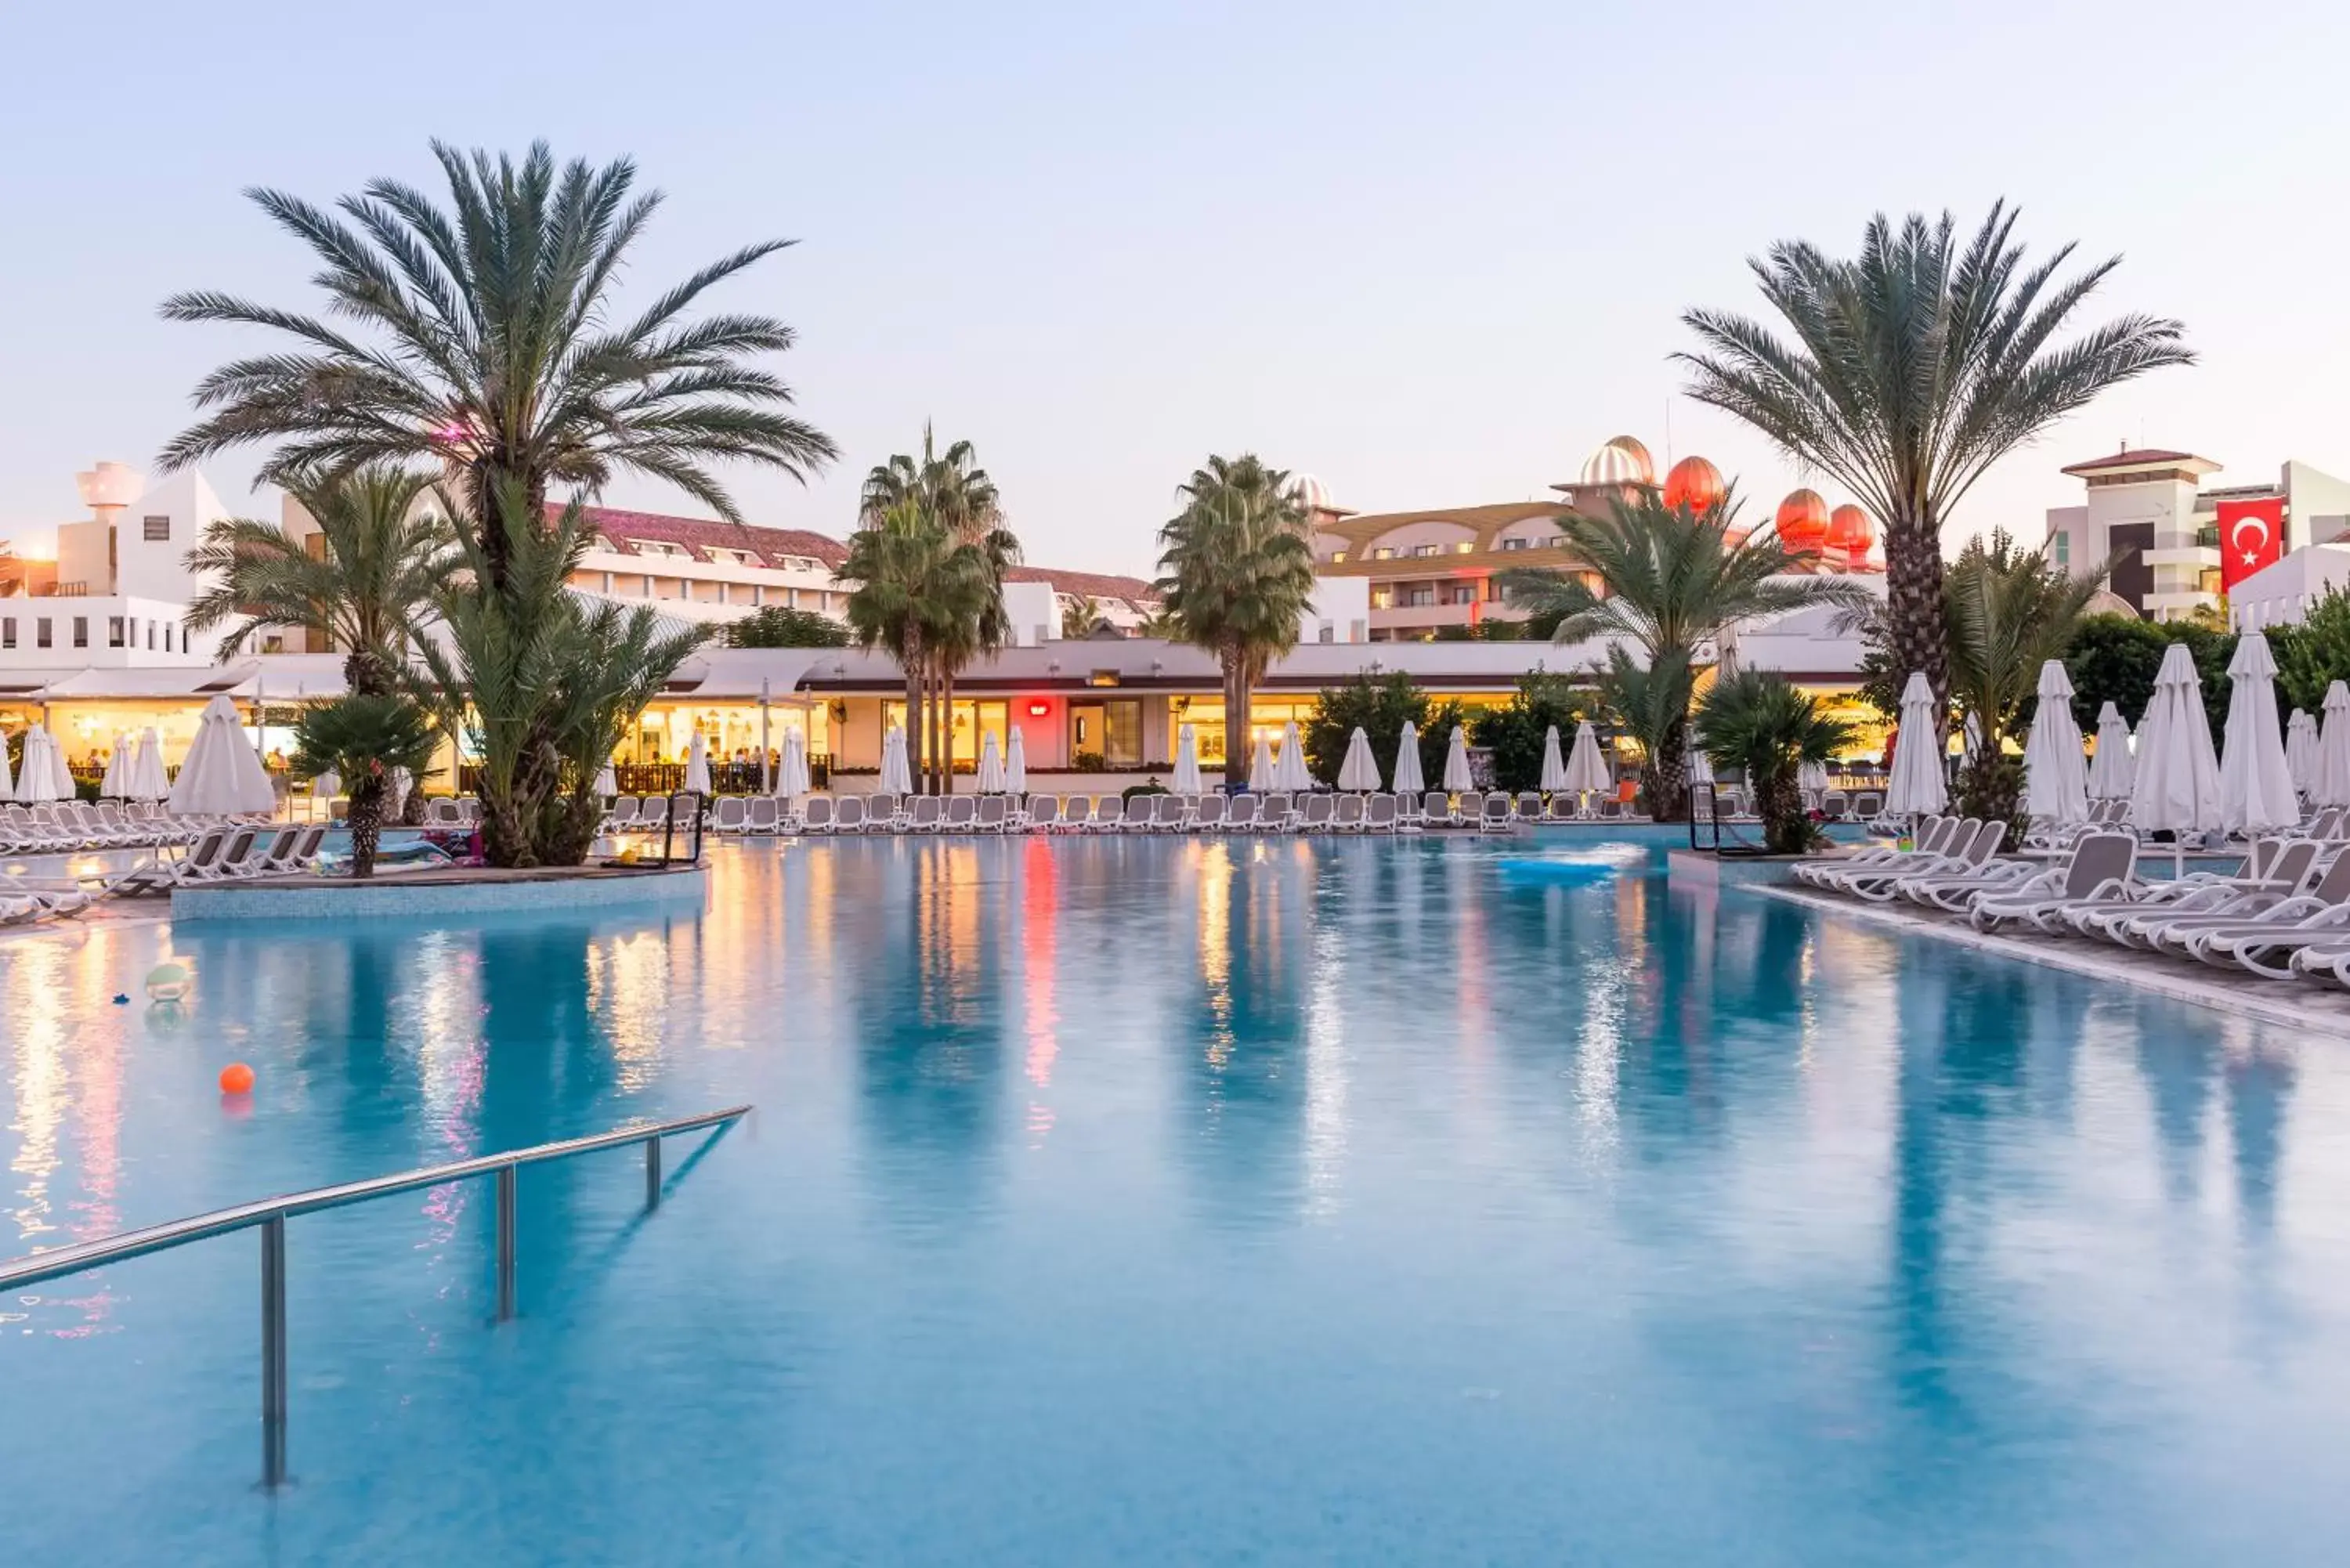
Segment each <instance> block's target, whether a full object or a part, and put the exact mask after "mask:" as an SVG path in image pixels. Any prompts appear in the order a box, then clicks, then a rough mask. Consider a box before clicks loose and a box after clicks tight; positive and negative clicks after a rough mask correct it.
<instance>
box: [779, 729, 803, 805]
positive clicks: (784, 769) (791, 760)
mask: <svg viewBox="0 0 2350 1568" xmlns="http://www.w3.org/2000/svg"><path fill="white" fill-rule="evenodd" d="M775 793H776V794H781V795H795V794H807V793H808V765H807V742H806V740H805V739H804V738H802V736H801V734H800V732H798V731H797V730H785V732H784V755H783V760H782V761H781V762H780V763H778V764H777V766H776V768H775Z"/></svg>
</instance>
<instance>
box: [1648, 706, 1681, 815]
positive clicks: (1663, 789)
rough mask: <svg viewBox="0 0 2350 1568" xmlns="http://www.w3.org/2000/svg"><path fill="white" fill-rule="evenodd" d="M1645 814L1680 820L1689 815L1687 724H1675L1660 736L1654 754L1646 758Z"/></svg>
mask: <svg viewBox="0 0 2350 1568" xmlns="http://www.w3.org/2000/svg"><path fill="white" fill-rule="evenodd" d="M1647 772H1648V779H1647V780H1646V781H1645V783H1646V784H1647V787H1648V815H1649V816H1650V817H1652V818H1654V819H1655V820H1656V821H1659V822H1679V821H1682V820H1683V819H1685V818H1686V817H1687V816H1688V815H1689V726H1688V725H1687V724H1686V723H1681V724H1676V725H1674V726H1673V727H1672V728H1671V729H1669V730H1668V731H1666V732H1664V734H1663V735H1662V736H1660V737H1659V739H1658V742H1657V750H1656V754H1655V755H1654V756H1652V757H1650V758H1649V759H1648V769H1647Z"/></svg>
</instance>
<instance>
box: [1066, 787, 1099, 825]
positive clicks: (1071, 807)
mask: <svg viewBox="0 0 2350 1568" xmlns="http://www.w3.org/2000/svg"><path fill="white" fill-rule="evenodd" d="M1093 821H1094V797H1093V796H1091V795H1089V794H1073V795H1071V796H1070V797H1069V798H1068V799H1067V800H1066V801H1064V802H1063V803H1062V804H1061V831H1062V832H1064V833H1083V832H1085V831H1086V829H1087V828H1088V827H1091V826H1093Z"/></svg>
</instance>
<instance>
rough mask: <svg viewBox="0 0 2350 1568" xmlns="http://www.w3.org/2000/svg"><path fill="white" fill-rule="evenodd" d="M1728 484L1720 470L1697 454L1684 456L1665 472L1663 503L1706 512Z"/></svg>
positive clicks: (1718, 500) (1717, 502)
mask: <svg viewBox="0 0 2350 1568" xmlns="http://www.w3.org/2000/svg"><path fill="white" fill-rule="evenodd" d="M1727 488H1728V487H1727V486H1725V485H1724V484H1723V483H1721V470H1720V469H1718V468H1716V467H1714V466H1713V464H1711V463H1710V462H1707V461H1706V460H1705V459H1703V458H1701V457H1685V458H1683V459H1681V460H1680V461H1679V462H1677V463H1675V464H1673V471H1672V472H1670V473H1668V474H1666V475H1665V504H1666V505H1668V506H1670V507H1673V508H1674V509H1676V510H1679V511H1689V512H1710V511H1711V510H1712V509H1713V508H1714V507H1716V506H1718V505H1720V504H1721V497H1722V495H1723V493H1725V491H1726V489H1727Z"/></svg>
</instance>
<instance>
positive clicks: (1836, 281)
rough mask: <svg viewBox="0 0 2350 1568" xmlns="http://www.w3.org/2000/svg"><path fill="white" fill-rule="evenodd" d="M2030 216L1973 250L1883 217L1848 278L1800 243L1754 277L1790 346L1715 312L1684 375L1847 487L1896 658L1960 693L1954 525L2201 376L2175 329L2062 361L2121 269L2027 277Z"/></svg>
mask: <svg viewBox="0 0 2350 1568" xmlns="http://www.w3.org/2000/svg"><path fill="white" fill-rule="evenodd" d="M2016 216H2017V214H2016V213H2014V212H2012V211H2011V210H2010V209H2009V208H2008V207H2007V205H2006V204H2005V203H2004V202H1996V203H1994V204H1993V205H1992V207H1991V215H1990V216H1989V217H1987V218H1985V219H1984V220H1983V223H1982V226H1981V228H1980V229H1978V230H1976V232H1975V234H1974V237H1973V239H1972V240H1970V241H1969V242H1967V243H1966V244H1964V246H1963V247H1961V245H1960V241H1959V237H1958V234H1957V231H1956V228H1955V226H1954V223H1953V222H1952V219H1951V217H1950V213H1943V214H1942V216H1941V220H1940V222H1939V223H1929V222H1928V221H1927V219H1926V218H1925V217H1924V215H1922V214H1919V213H1912V214H1911V215H1910V216H1909V218H1908V220H1907V221H1906V222H1904V223H1902V224H1901V225H1900V226H1899V227H1898V228H1897V227H1895V225H1894V224H1893V223H1891V222H1890V221H1889V220H1888V219H1887V218H1886V217H1885V216H1884V214H1882V213H1879V214H1878V215H1877V217H1876V218H1874V219H1872V220H1871V221H1870V223H1869V224H1868V227H1867V230H1866V232H1865V233H1864V234H1863V235H1862V237H1861V247H1860V254H1859V256H1858V257H1857V258H1856V259H1854V260H1851V261H1845V260H1839V259H1835V258H1831V257H1829V256H1827V255H1825V254H1822V253H1821V252H1820V251H1819V250H1818V249H1817V248H1816V247H1814V246H1813V245H1811V244H1804V243H1802V242H1795V241H1790V242H1786V243H1783V244H1777V245H1774V246H1773V247H1772V249H1771V254H1770V255H1769V257H1768V259H1767V260H1766V259H1760V258H1758V259H1756V260H1754V261H1752V263H1750V265H1752V268H1753V271H1754V275H1755V278H1756V281H1757V282H1758V283H1759V284H1760V285H1761V286H1762V290H1763V299H1764V300H1765V301H1766V302H1767V303H1768V304H1769V305H1770V306H1771V307H1772V308H1773V310H1775V311H1776V312H1778V314H1779V315H1780V317H1783V319H1784V321H1785V324H1786V326H1787V328H1788V329H1789V330H1790V331H1791V332H1792V333H1793V335H1794V337H1793V340H1792V341H1783V340H1782V339H1780V338H1779V337H1774V336H1773V334H1772V333H1771V331H1770V330H1769V329H1767V328H1766V327H1763V325H1761V324H1759V323H1757V322H1754V321H1751V320H1748V319H1747V318H1745V317H1739V316H1732V315H1728V314H1725V313H1722V312H1719V311H1710V310H1692V311H1690V312H1688V313H1687V314H1685V315H1684V316H1683V317H1682V320H1683V321H1684V322H1685V323H1686V324H1687V325H1688V326H1689V327H1690V328H1691V329H1692V330H1694V331H1695V332H1696V333H1697V335H1698V337H1700V339H1701V340H1702V341H1703V343H1704V345H1705V348H1704V349H1703V350H1702V351H1701V352H1699V353H1695V354H1682V355H1678V356H1676V358H1679V359H1680V360H1681V361H1682V362H1683V363H1684V364H1686V365H1688V366H1689V367H1690V372H1691V375H1690V387H1689V393H1690V396H1691V397H1693V398H1695V399H1696V400H1698V401H1700V402H1701V403H1710V404H1711V405H1712V406H1713V407H1715V408H1718V409H1723V410H1728V411H1729V412H1730V413H1732V414H1734V415H1736V416H1737V417H1738V418H1740V419H1742V420H1743V421H1746V422H1747V423H1748V424H1750V425H1752V426H1753V427H1754V428H1755V429H1756V430H1759V431H1762V432H1763V434H1764V435H1766V436H1768V437H1770V438H1771V440H1773V441H1776V442H1777V443H1778V444H1779V445H1780V446H1781V447H1782V448H1783V449H1785V451H1786V452H1789V453H1790V454H1791V455H1793V456H1794V457H1795V458H1796V459H1798V460H1799V461H1801V462H1804V463H1806V464H1809V465H1810V466H1812V467H1814V468H1817V469H1819V470H1821V471H1823V472H1826V473H1830V474H1833V475H1835V478H1836V479H1837V480H1838V481H1839V482H1841V483H1843V484H1844V485H1845V486H1846V488H1848V489H1849V490H1851V491H1852V493H1854V494H1855V495H1856V497H1858V499H1859V500H1860V502H1861V504H1863V505H1865V506H1866V507H1867V508H1868V509H1869V510H1870V511H1872V512H1874V513H1875V514H1877V517H1878V518H1879V519H1881V520H1882V522H1883V524H1884V527H1885V564H1886V576H1887V595H1888V598H1889V601H1890V607H1891V627H1892V633H1893V645H1892V646H1893V653H1894V657H1895V660H1896V662H1897V664H1898V666H1899V667H1900V669H1901V670H1904V671H1908V670H1923V671H1925V672H1926V676H1927V679H1928V680H1929V681H1931V682H1932V684H1933V688H1934V692H1935V695H1936V696H1937V697H1938V698H1939V697H1942V696H1945V695H1946V694H1947V693H1948V691H1949V690H1950V671H1949V666H1948V663H1947V660H1946V658H1945V645H1944V640H1943V631H1942V595H1941V582H1942V525H1943V524H1944V523H1945V522H1947V521H1948V520H1949V517H1950V511H1951V509H1952V508H1953V507H1955V506H1956V505H1957V504H1959V501H1960V497H1962V496H1964V495H1965V494H1966V493H1967V491H1968V490H1969V489H1970V487H1972V485H1973V484H1974V483H1975V481H1977V480H1978V479H1980V478H1981V477H1982V475H1983V473H1984V472H1985V471H1986V470H1988V469H1989V468H1990V467H1991V465H1992V464H1993V463H1995V462H1998V461H1999V460H2000V459H2001V458H2002V457H2005V456H2006V455H2007V454H2008V453H2010V452H2013V451H2014V450H2015V449H2016V448H2017V447H2019V446H2021V445H2022V444H2023V443H2025V442H2027V441H2031V440H2032V439H2033V437H2035V436H2037V435H2039V434H2041V433H2042V432H2043V431H2046V430H2048V429H2049V428H2050V427H2051V426H2053V425H2054V424H2055V422H2056V421H2059V420H2061V419H2063V418H2064V416H2065V415H2067V414H2070V413H2073V412H2074V411H2076V410H2080V409H2082V408H2084V407H2085V406H2087V404H2088V403H2089V401H2090V400H2092V399H2094V398H2095V397H2096V395H2097V394H2098V393H2100V392H2102V391H2105V390H2106V389H2107V388H2110V387H2114V386H2116V385H2118V384H2120V383H2121V382H2124V381H2126V380H2129V379H2132V378H2133V377H2137V376H2140V375H2143V374H2145V373H2146V372H2147V371H2148V370H2153V369H2160V368H2161V367H2163V366H2166V365H2184V364H2189V363H2192V362H2193V359H2194V356H2193V355H2192V354H2191V353H2189V351H2188V349H2187V348H2185V347H2184V346H2183V345H2182V342H2181V338H2182V334H2183V328H2182V327H2181V326H2180V324H2179V323H2178V322H2177V321H2174V320H2170V319H2168V318H2167V317H2154V316H2125V317H2121V318H2119V319H2118V320H2116V321H2112V322H2109V323H2107V324H2106V325H2105V326H2103V327H2096V328H2095V329H2093V330H2091V331H2088V332H2086V333H2085V334H2083V335H2082V336H2080V337H2076V338H2074V339H2073V340H2071V341H2069V342H2066V343H2064V344H2061V345H2058V344H2055V343H2054V338H2055V336H2056V334H2057V332H2058V331H2059V330H2061V329H2062V328H2063V327H2064V324H2065V322H2066V320H2067V318H2069V317H2072V316H2073V314H2074V312H2075V311H2077V310H2078V309H2079V308H2080V307H2081V306H2082V304H2083V303H2084V302H2085V300H2086V299H2087V298H2088V297H2089V296H2090V295H2091V294H2092V293H2094V292H2095V289H2096V287H2097V286H2098V285H2099V284H2101V283H2103V282H2104V281H2105V279H2106V275H2107V274H2109V273H2111V272H2112V271H2113V270H2114V268H2115V267H2116V266H2117V265H2120V261H2121V258H2120V257H2118V256H2115V257H2110V258H2108V259H2107V260H2106V261H2104V262H2102V263H2099V264H2098V265H2094V266H2091V267H2089V268H2088V269H2087V270H2085V272H2083V273H2081V274H2079V275H2076V276H2074V277H2073V278H2071V279H2070V280H2069V281H2064V282H2059V281H2058V278H2057V274H2058V273H2059V272H2060V271H2061V270H2062V269H2063V267H2064V264H2065V262H2066V261H2067V260H2068V259H2069V258H2070V257H2071V256H2072V254H2073V246H2072V245H2070V244H2067V245H2064V246H2062V247H2060V248H2059V249H2058V250H2057V251H2056V253H2055V254H2054V255H2052V256H2051V257H2049V258H2048V259H2047V260H2046V261H2045V262H2043V263H2042V264H2040V265H2038V266H2035V267H2033V268H2030V269H2029V270H2026V268H2025V266H2024V257H2023V247H2022V244H2018V243H2016V242H2015V241H2014V240H2013V238H2012V233H2013V230H2014V227H2015V220H2016Z"/></svg>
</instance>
